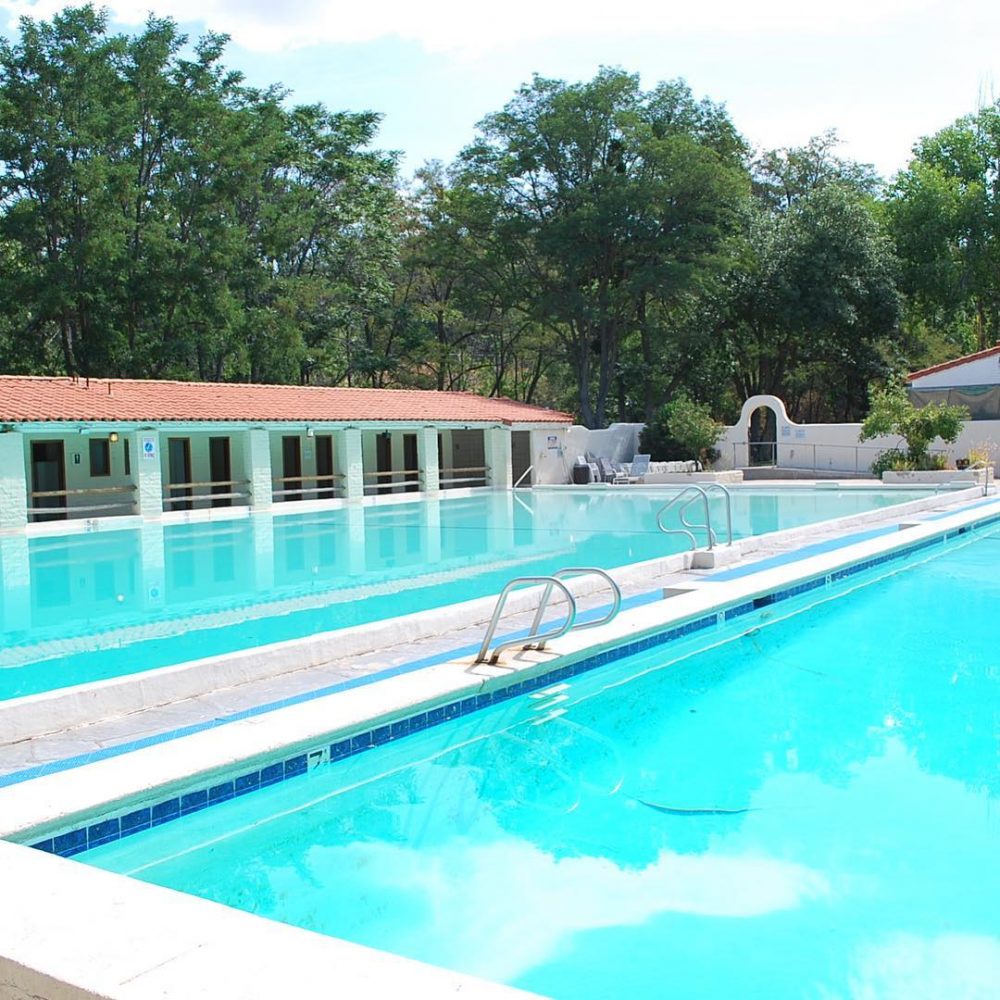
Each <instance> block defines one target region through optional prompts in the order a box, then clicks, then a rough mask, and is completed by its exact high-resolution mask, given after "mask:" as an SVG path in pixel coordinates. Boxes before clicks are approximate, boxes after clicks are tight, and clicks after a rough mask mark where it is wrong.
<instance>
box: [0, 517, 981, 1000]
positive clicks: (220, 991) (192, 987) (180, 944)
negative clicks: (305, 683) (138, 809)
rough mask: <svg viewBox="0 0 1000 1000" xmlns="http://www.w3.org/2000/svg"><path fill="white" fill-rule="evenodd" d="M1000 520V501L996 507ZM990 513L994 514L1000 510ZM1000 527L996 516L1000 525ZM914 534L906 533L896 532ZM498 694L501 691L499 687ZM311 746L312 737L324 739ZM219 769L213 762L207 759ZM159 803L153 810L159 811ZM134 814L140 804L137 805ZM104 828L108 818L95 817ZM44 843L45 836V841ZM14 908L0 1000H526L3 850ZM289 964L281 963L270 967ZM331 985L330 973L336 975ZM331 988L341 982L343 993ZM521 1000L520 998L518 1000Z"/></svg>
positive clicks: (679, 599)
mask: <svg viewBox="0 0 1000 1000" xmlns="http://www.w3.org/2000/svg"><path fill="white" fill-rule="evenodd" d="M995 503H996V506H997V507H1000V500H998V501H996V502H995ZM991 506H992V505H991ZM990 513H995V510H994V511H991V512H990ZM985 516H989V514H988V513H987V512H986V511H984V510H983V509H982V508H978V509H976V510H965V511H959V512H957V513H955V514H952V515H950V516H948V517H945V518H941V519H939V520H937V521H935V522H924V523H922V524H917V525H907V526H905V528H906V530H901V531H899V532H896V533H891V534H887V535H883V536H880V537H879V538H876V539H870V540H868V541H864V542H860V543H856V544H854V545H850V546H847V547H844V548H841V549H837V550H834V551H832V552H828V553H823V554H821V555H817V556H812V557H809V558H807V559H804V560H800V561H798V562H792V563H789V564H786V565H782V566H778V567H774V568H772V569H770V570H763V571H760V572H758V573H753V574H749V575H748V576H746V577H742V578H739V579H736V580H732V581H723V582H718V583H712V582H709V581H706V582H704V583H702V584H700V585H699V586H698V587H697V588H696V589H693V590H690V591H685V592H683V593H681V594H678V595H677V596H675V597H672V598H669V599H667V600H664V601H663V602H662V604H660V603H658V604H655V605H648V606H645V607H642V608H637V609H634V610H632V611H630V612H624V613H623V614H622V615H621V616H619V618H618V619H616V621H615V622H612V623H610V624H609V625H607V626H604V627H602V628H600V629H594V630H592V632H591V635H590V637H589V639H590V641H589V642H588V641H584V639H583V636H582V635H580V634H579V633H577V634H576V635H573V634H569V635H567V636H565V637H563V639H562V640H560V641H559V642H558V645H557V648H555V649H550V650H549V651H547V652H546V653H544V654H540V653H528V654H519V655H518V656H517V657H515V658H514V660H515V661H516V662H508V663H507V664H504V665H502V666H500V667H496V668H489V667H470V665H469V664H468V663H466V662H458V663H448V664H442V665H440V666H439V667H431V668H427V669H425V670H421V671H419V672H417V673H415V674H409V675H402V676H399V677H395V678H392V679H388V680H386V681H384V682H383V683H380V684H377V685H371V686H369V687H365V688H358V689H355V690H353V691H348V692H342V693H340V694H338V695H336V696H335V697H329V698H321V699H316V700H315V701H312V702H306V703H303V704H300V705H296V706H293V707H291V708H287V709H282V710H279V711H276V712H273V713H271V714H270V715H264V716H258V717H256V718H253V719H247V720H244V721H243V722H238V723H232V724H231V725H229V726H227V727H225V730H224V731H222V732H220V731H219V730H215V731H209V732H205V733H199V734H195V735H193V736H189V737H185V738H182V739H178V740H176V741H173V742H172V743H170V744H164V745H159V746H155V747H149V748H147V749H145V750H138V751H134V752H132V753H129V754H125V755H123V756H121V757H117V758H111V759H108V760H104V761H100V762H97V763H94V764H90V765H87V766H85V767H82V768H78V769H75V770H74V771H72V772H63V773H60V774H54V775H48V776H47V777H44V778H38V779H35V780H33V781H30V782H27V783H25V784H23V785H14V786H10V787H8V788H5V789H0V816H2V817H3V821H2V827H3V828H2V829H0V835H8V836H9V835H11V834H17V833H20V834H22V835H24V834H25V833H26V832H27V831H28V830H29V829H35V830H37V828H38V827H39V825H40V824H42V823H45V822H47V823H48V824H49V825H52V824H54V823H57V822H60V821H61V822H63V823H65V821H66V819H67V818H68V816H69V815H71V814H72V813H73V812H74V811H75V812H77V813H79V812H80V810H84V811H86V810H87V808H88V803H89V808H90V809H93V807H94V804H96V803H99V802H103V803H108V802H109V796H110V797H111V798H112V799H114V800H115V801H122V800H123V799H129V798H133V797H134V796H135V795H141V794H142V793H146V795H147V796H152V793H151V791H150V790H151V788H152V787H156V786H159V788H160V789H161V790H162V789H163V787H164V783H165V782H166V783H170V782H175V783H183V782H185V781H186V780H189V779H190V778H191V777H193V776H195V775H197V774H199V773H200V774H205V773H207V771H210V770H213V769H214V770H218V769H219V768H222V769H223V770H224V769H225V768H226V767H227V766H232V765H233V764H234V763H235V762H237V761H245V760H246V759H247V757H248V756H251V755H252V754H254V753H256V754H261V753H264V754H266V753H267V751H268V750H273V749H275V748H277V747H279V746H280V747H285V748H289V749H291V748H292V747H294V746H295V745H296V744H298V745H304V744H308V743H309V742H312V741H314V739H316V738H317V737H318V735H319V734H321V733H322V734H325V738H326V739H329V738H330V735H329V734H330V733H331V731H332V730H337V729H340V730H349V729H350V728H351V727H352V726H353V727H354V728H358V727H359V725H362V724H363V725H365V726H368V725H370V724H371V723H372V721H373V720H374V719H378V718H385V717H390V716H392V715H395V714H398V713H399V709H400V706H406V708H408V709H413V708H414V707H418V706H420V705H423V704H428V703H431V702H434V701H442V700H445V699H447V700H453V699H454V698H455V697H456V696H460V695H461V694H462V693H463V692H467V691H473V690H479V689H481V688H482V687H484V686H487V685H489V686H498V685H497V681H498V680H506V679H509V678H510V677H512V676H517V675H518V674H519V673H521V672H523V671H531V672H537V671H538V670H539V668H540V667H542V668H544V669H550V668H551V666H552V661H553V659H558V658H560V657H572V658H577V657H578V656H580V655H583V654H584V653H587V652H593V651H594V641H595V640H597V645H598V647H600V646H605V647H607V646H611V645H617V644H620V643H621V642H623V641H626V640H627V639H629V638H634V637H636V636H638V635H639V634H642V633H644V632H650V631H655V630H659V629H662V628H663V627H664V626H665V625H667V624H668V623H669V622H672V621H677V620H681V619H685V618H690V617H692V616H695V615H698V614H699V613H700V614H705V613H706V612H707V611H708V610H709V609H710V608H713V607H721V606H724V605H728V604H732V603H734V602H739V601H741V600H747V599H749V598H752V597H753V596H754V595H756V594H760V593H764V592H768V591H771V590H774V589H776V588H780V587H782V586H787V585H788V584H790V583H792V582H793V581H796V580H800V579H805V578H809V577H814V576H816V575H819V574H822V573H824V572H829V571H832V570H833V569H836V568H838V567H839V566H843V565H846V564H849V563H852V562H857V561H860V560H864V559H866V558H870V557H872V556H875V555H880V554H883V553H886V552H891V551H893V550H895V549H900V548H905V547H907V546H909V545H910V544H912V543H913V542H915V541H920V540H923V539H926V538H933V537H936V536H943V535H944V534H945V533H947V532H949V531H951V530H954V529H955V528H958V527H961V526H963V525H965V524H971V523H974V522H975V521H977V520H980V519H982V518H983V517H985ZM900 527H901V528H902V527H904V526H903V525H901V526H900ZM490 679H492V680H493V684H492V685H490V683H489V682H490ZM313 734H316V735H315V736H314V735H313ZM206 753H209V754H211V758H210V760H209V761H208V762H206V759H205V756H204V755H205V754H206ZM152 797H156V796H152ZM138 804H139V803H138V802H137V803H136V805H137V806H138ZM95 818H96V817H95ZM39 833H40V831H39ZM0 873H2V875H3V878H2V883H3V886H4V905H3V906H0V996H3V997H4V998H5V1000H29V998H30V1000H37V997H39V996H44V997H46V998H47V1000H83V998H88V1000H89V998H98V997H100V998H113V1000H119V998H120V1000H152V998H154V997H158V998H163V997H168V998H170V997H176V998H183V1000H197V998H199V997H205V998H206V1000H207V998H211V1000H228V998H233V1000H256V998H258V997H260V998H261V1000H265V998H266V1000H273V998H274V997H275V996H308V995H313V994H314V992H315V990H316V986H317V984H318V983H324V984H328V985H329V986H330V987H331V988H334V989H336V991H337V993H338V994H342V995H346V996H356V995H361V994H362V993H364V994H366V995H368V994H374V995H375V996H380V995H388V994H389V993H390V991H393V992H395V991H397V990H399V989H401V988H402V989H405V991H406V994H407V995H408V996H411V997H418V998H422V997H428V998H430V997H439V996H448V995H457V994H458V993H461V994H462V995H464V996H473V997H480V996H481V997H487V998H490V997H497V998H500V997H504V996H511V997H513V996H516V995H518V994H517V992H516V991H514V990H511V989H509V988H507V987H503V986H499V985H495V984H490V983H486V982H484V981H481V980H475V979H473V978H472V977H466V976H460V975H458V974H455V973H450V972H447V971H445V970H441V969H436V968H434V967H430V966H424V965H422V964H421V963H417V962H412V961H409V960H406V959H402V958H399V957H398V956H393V955H389V954H386V953H382V952H377V951H374V950H370V949H365V948H362V947H361V946H358V945H352V944H349V943H347V942H344V941H341V940H339V939H334V938H328V937H324V936H322V935H316V934H312V933H311V932H309V931H304V930H300V929H298V928H293V927H288V926H285V925H282V924H277V923H274V922H271V921H264V920H262V919H261V918H258V917H256V916H252V915H250V914H247V913H243V912H240V911H237V910H232V909H230V908H228V907H225V906H220V905H218V904H215V903H212V902H209V901H206V900H201V899H197V898H195V897H191V896H187V895H185V894H183V893H178V892H175V891H173V890H169V889H164V888H161V887H159V886H154V885H147V884H144V883H141V882H137V881H134V880H131V879H128V878H126V877H124V876H121V875H116V874H112V873H109V872H104V871H101V870H99V869H94V868H89V867H87V866H85V865H82V864H75V863H74V862H72V861H68V860H66V859H63V858H58V857H55V856H52V855H48V854H44V853H42V852H38V851H34V850H33V849H31V848H28V847H23V846H20V845H16V844H10V843H3V842H0ZM275 953H278V954H280V956H281V957H280V961H275V962H272V961H270V960H269V956H271V955H274V954H275ZM333 969H335V970H336V971H335V973H332V974H331V970H333ZM332 976H335V982H331V978H332ZM521 995H524V994H521Z"/></svg>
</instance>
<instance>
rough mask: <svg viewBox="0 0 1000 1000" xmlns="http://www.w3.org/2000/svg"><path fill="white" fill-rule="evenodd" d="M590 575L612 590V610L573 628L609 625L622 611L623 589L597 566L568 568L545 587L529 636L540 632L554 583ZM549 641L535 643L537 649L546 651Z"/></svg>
mask: <svg viewBox="0 0 1000 1000" xmlns="http://www.w3.org/2000/svg"><path fill="white" fill-rule="evenodd" d="M590 573H593V574H595V575H596V576H600V577H603V579H604V580H605V582H606V583H607V584H608V586H609V587H610V588H611V610H610V611H609V612H608V613H607V614H606V615H605V616H604V617H603V618H598V619H596V620H595V621H592V622H580V623H579V624H578V625H577V624H574V626H573V628H574V630H575V631H579V630H580V629H585V628H596V627H597V626H598V625H607V623H608V622H609V621H611V619H612V618H614V617H615V615H617V614H618V612H619V611H620V610H621V606H622V591H621V587H619V586H618V584H617V583H615V581H614V580H612V579H611V577H610V576H609V575H608V574H607V573H605V572H604V570H603V569H597V567H596V566H567V567H566V568H565V569H560V570H557V571H556V572H555V573H553V574H552V578H551V581H550V582H549V583H547V584H546V585H545V590H544V592H543V593H542V599H541V601H540V602H539V604H538V610H537V611H536V612H535V619H534V621H533V622H532V623H531V630H530V632H529V633H528V634H529V635H534V634H535V633H536V632H537V631H538V628H539V626H540V625H541V624H542V615H544V614H545V609H546V605H547V604H548V602H549V597H550V596H551V595H552V587H553V586H554V582H558V581H559V580H562V579H564V578H565V577H567V576H586V575H587V574H590ZM553 581H554V582H553ZM547 641H548V640H547V639H542V640H541V641H540V642H536V643H534V646H535V649H544V648H545V643H546V642H547Z"/></svg>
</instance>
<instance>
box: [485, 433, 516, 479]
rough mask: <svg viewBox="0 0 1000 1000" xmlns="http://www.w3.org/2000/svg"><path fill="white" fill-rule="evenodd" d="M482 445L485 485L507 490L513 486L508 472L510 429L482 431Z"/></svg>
mask: <svg viewBox="0 0 1000 1000" xmlns="http://www.w3.org/2000/svg"><path fill="white" fill-rule="evenodd" d="M483 445H484V451H485V452H486V467H487V468H488V469H489V470H490V471H489V472H488V473H487V476H488V479H487V485H489V486H492V487H494V488H496V489H500V490H509V489H510V488H511V487H512V486H513V485H514V482H513V478H512V476H511V471H510V428H509V427H488V428H487V429H486V430H485V431H483Z"/></svg>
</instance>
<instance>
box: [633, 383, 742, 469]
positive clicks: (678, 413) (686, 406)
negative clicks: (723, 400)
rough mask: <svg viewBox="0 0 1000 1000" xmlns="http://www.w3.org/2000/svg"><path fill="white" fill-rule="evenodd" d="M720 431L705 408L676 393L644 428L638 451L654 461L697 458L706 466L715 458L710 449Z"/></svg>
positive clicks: (714, 450)
mask: <svg viewBox="0 0 1000 1000" xmlns="http://www.w3.org/2000/svg"><path fill="white" fill-rule="evenodd" d="M723 429H724V428H723V425H722V424H720V423H719V422H718V421H717V420H715V419H714V418H713V416H712V413H711V410H709V408H708V406H707V405H706V404H704V403H696V402H695V401H694V400H693V399H691V398H690V397H689V396H687V395H686V394H684V393H679V394H678V395H677V396H675V397H674V398H673V399H672V400H671V401H670V402H669V403H667V404H665V405H664V406H662V407H661V408H660V410H659V412H657V414H656V416H655V417H654V418H653V419H652V420H651V421H650V422H649V423H648V424H647V425H646V426H645V428H644V429H643V432H642V435H641V436H640V438H639V448H640V450H641V451H643V452H647V453H648V454H650V455H651V456H652V457H653V460H654V461H659V462H670V461H675V460H686V459H691V458H697V459H698V460H699V461H701V462H702V464H704V465H706V466H707V465H711V464H712V463H713V462H715V461H717V460H718V458H719V452H718V451H717V450H716V449H715V447H714V445H715V442H716V441H718V440H719V437H720V436H721V434H722V431H723Z"/></svg>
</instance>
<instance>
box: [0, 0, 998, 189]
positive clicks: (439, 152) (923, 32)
mask: <svg viewBox="0 0 1000 1000" xmlns="http://www.w3.org/2000/svg"><path fill="white" fill-rule="evenodd" d="M62 6H63V4H62V3H59V2H53V0H13V2H8V0H0V27H3V28H4V29H5V30H6V31H7V33H8V34H9V33H10V32H11V31H13V30H15V28H16V18H17V16H18V15H21V14H28V15H30V16H34V17H39V18H47V17H50V16H51V15H52V13H53V12H55V11H57V10H59V9H60V8H61V7H62ZM105 6H106V7H107V8H108V10H109V11H110V12H111V15H112V18H113V21H114V24H115V26H116V27H118V28H120V29H123V30H131V29H133V28H135V27H137V26H139V25H141V23H142V22H143V21H144V19H145V17H146V15H147V12H148V11H149V10H150V9H153V10H155V11H156V13H157V14H160V15H169V16H171V17H173V18H174V19H175V20H177V21H178V22H179V23H180V24H181V25H182V26H183V27H184V29H185V30H186V31H188V32H189V33H190V34H192V35H197V34H199V33H201V32H203V31H205V30H208V29H211V30H214V31H221V32H225V33H228V34H229V35H231V36H232V38H233V43H232V45H231V47H230V49H229V51H228V57H227V60H226V61H227V64H228V65H230V66H231V67H234V68H237V69H240V70H242V71H243V72H244V73H245V74H246V76H247V78H248V80H249V81H250V82H252V83H257V84H268V83H273V82H281V83H283V84H284V85H285V86H287V87H288V88H290V89H291V90H292V91H293V92H294V98H295V99H296V100H300V101H304V102H312V101H323V102H324V103H325V104H327V105H328V106H329V107H331V108H335V109H338V110H339V109H348V110H365V109H371V110H375V111H378V112H380V113H381V114H383V115H384V120H383V124H382V130H381V134H380V142H379V145H380V146H381V147H383V148H386V149H395V150H399V151H400V152H401V153H402V154H403V156H402V159H401V163H402V167H403V170H404V173H410V172H412V170H414V169H415V168H417V167H418V166H420V164H421V163H423V162H424V161H425V160H428V159H432V158H436V159H441V160H445V161H447V160H450V159H451V158H453V157H454V156H455V154H456V153H457V152H458V151H459V150H460V149H461V147H462V146H463V145H465V144H466V143H467V142H468V141H469V140H470V139H471V138H472V136H473V134H474V128H475V123H476V122H477V121H478V120H479V119H480V118H482V117H483V115H485V114H487V113H488V112H490V111H493V110H497V109H499V108H500V107H502V106H503V104H504V103H505V102H506V101H507V100H508V99H509V98H510V97H511V96H512V94H513V93H514V91H515V90H516V88H517V87H518V86H519V85H520V84H521V83H522V82H525V81H527V80H529V79H530V77H531V74H532V73H533V72H538V73H541V74H542V75H544V76H550V77H557V78H560V79H565V80H573V81H575V80H584V79H589V78H590V77H592V76H593V75H594V73H595V72H596V71H597V69H598V67H599V66H601V65H602V64H603V65H611V66H621V67H623V68H624V69H627V70H629V71H630V72H638V73H640V74H641V77H642V82H643V86H645V87H651V86H653V85H654V84H655V83H656V82H657V81H659V80H664V79H675V78H677V77H683V78H684V79H685V80H686V81H687V82H688V84H689V85H690V86H691V88H692V90H693V91H694V93H695V94H696V95H697V96H699V97H701V96H705V97H710V98H711V99H713V100H715V101H720V102H723V103H725V104H726V106H727V107H728V109H729V112H730V115H731V116H732V118H733V121H734V122H735V124H736V126H737V128H739V129H740V131H741V132H742V133H743V134H744V135H745V136H746V137H747V139H748V140H749V141H750V142H751V143H753V144H754V145H755V146H758V147H761V148H771V147H778V146H789V145H798V144H801V143H803V142H805V141H806V140H807V139H808V138H809V137H810V136H811V135H815V134H818V133H820V132H823V131H825V130H826V129H831V128H832V129H836V131H837V132H838V134H839V135H840V137H841V139H842V140H843V146H842V147H841V153H842V155H845V156H850V157H853V158H855V159H858V160H861V161H863V162H869V163H874V164H875V166H876V167H877V168H878V169H879V171H880V172H881V173H882V174H883V175H885V176H887V177H888V176H891V175H892V174H893V173H895V171H897V170H898V169H900V168H902V167H903V166H905V164H906V162H907V159H908V156H909V152H910V149H911V147H912V145H913V143H914V142H915V141H916V140H917V139H918V138H919V137H920V136H923V135H928V134H930V133H932V132H935V131H936V130H938V129H939V128H942V127H943V126H945V125H947V124H949V123H950V122H951V121H953V120H954V119H955V118H957V117H959V116H960V115H963V114H967V113H969V112H971V111H974V110H975V109H976V107H977V106H978V105H979V104H980V102H981V101H983V100H986V101H990V100H995V99H996V98H998V97H1000V3H998V2H996V0H993V2H987V0H953V2H951V3H946V2H938V0H839V2H838V3H836V4H828V5H818V4H815V3H814V4H809V3H808V2H803V0H761V2H757V3H753V2H752V0H714V2H713V3H706V4H701V5H699V4H697V3H691V2H690V0H689V2H687V3H683V4H680V3H675V2H674V0H660V2H649V0H617V2H614V3H611V2H608V0H603V2H600V3H597V2H593V0H576V2H571V3H564V2H546V0H533V2H532V0H506V2H504V3H503V4H501V5H496V6H492V5H486V4H481V3H480V4H476V3H473V2H469V0H420V2H416V0H408V2H399V0H376V2H375V3H372V4H367V5H366V4H364V3H360V4H359V3H357V2H354V3H344V2H341V3H336V2H334V0H107V2H106V4H105Z"/></svg>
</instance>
